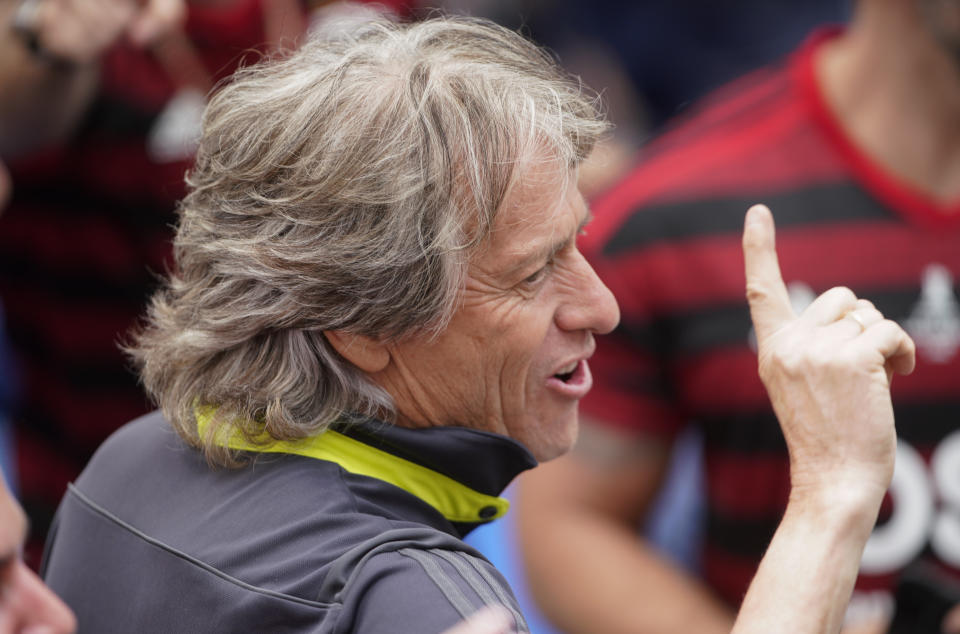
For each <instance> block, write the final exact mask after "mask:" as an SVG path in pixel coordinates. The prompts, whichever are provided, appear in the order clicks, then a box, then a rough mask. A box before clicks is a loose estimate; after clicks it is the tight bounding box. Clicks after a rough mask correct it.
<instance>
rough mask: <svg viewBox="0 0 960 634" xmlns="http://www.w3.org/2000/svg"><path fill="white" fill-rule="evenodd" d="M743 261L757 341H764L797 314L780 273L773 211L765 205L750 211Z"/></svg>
mask: <svg viewBox="0 0 960 634" xmlns="http://www.w3.org/2000/svg"><path fill="white" fill-rule="evenodd" d="M743 262H744V271H745V272H746V277H747V301H748V302H749V303H750V317H751V318H752V319H753V327H754V329H755V330H756V331H757V341H758V342H762V341H764V340H765V339H766V338H767V337H769V336H770V335H772V334H773V333H775V332H776V331H777V330H779V329H780V327H781V326H783V325H784V324H785V323H787V322H789V321H791V320H793V319H795V318H796V315H795V314H794V312H793V307H792V306H791V305H790V296H789V295H788V294H787V287H786V286H784V284H783V277H782V276H781V275H780V262H779V260H777V250H776V243H775V240H774V226H773V215H772V214H771V213H770V210H769V209H768V208H767V207H766V206H765V205H754V206H753V207H751V208H750V209H749V210H748V211H747V218H746V221H745V222H744V226H743Z"/></svg>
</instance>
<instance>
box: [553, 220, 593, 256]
mask: <svg viewBox="0 0 960 634" xmlns="http://www.w3.org/2000/svg"><path fill="white" fill-rule="evenodd" d="M591 220H593V212H591V211H590V210H589V209H588V210H587V214H586V215H585V216H584V217H583V220H581V221H580V224H579V225H577V230H576V231H575V232H574V233H573V235H572V236H569V237H567V239H566V240H564V241H563V242H555V243H554V244H552V245H550V249H549V250H548V251H547V252H546V255H547V259H548V260H549V259H550V258H552V257H553V256H555V255H556V254H557V253H559V252H560V251H563V250H564V249H565V248H567V246H569V245H570V243H572V242H576V241H577V236H578V235H580V234H581V233H583V229H584V227H586V226H587V225H588V224H590V221H591Z"/></svg>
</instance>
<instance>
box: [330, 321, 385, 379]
mask: <svg viewBox="0 0 960 634" xmlns="http://www.w3.org/2000/svg"><path fill="white" fill-rule="evenodd" d="M323 335H324V336H325V337H326V338H327V341H329V342H330V345H331V346H333V347H334V349H335V350H336V351H337V352H339V353H340V356H341V357H343V358H344V359H346V360H347V361H349V362H350V363H352V364H353V365H355V366H357V367H358V368H360V369H361V370H363V371H364V372H366V373H367V374H374V373H376V372H379V371H380V370H383V369H384V368H385V367H387V364H388V363H390V352H389V351H388V350H387V346H386V345H385V344H384V343H383V342H381V341H377V340H376V339H371V338H370V337H365V336H363V335H355V334H353V333H351V332H344V331H343V330H324V331H323Z"/></svg>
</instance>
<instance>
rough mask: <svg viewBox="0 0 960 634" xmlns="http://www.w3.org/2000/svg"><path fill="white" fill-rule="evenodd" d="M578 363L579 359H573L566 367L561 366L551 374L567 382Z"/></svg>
mask: <svg viewBox="0 0 960 634" xmlns="http://www.w3.org/2000/svg"><path fill="white" fill-rule="evenodd" d="M579 364H580V362H579V361H574V362H573V363H571V364H570V365H568V366H567V367H565V368H561V369H560V371H559V372H557V373H556V374H554V375H553V376H555V377H557V378H558V379H560V380H561V381H563V382H564V383H567V382H568V381H570V379H572V378H573V373H574V372H576V371H577V366H578V365H579Z"/></svg>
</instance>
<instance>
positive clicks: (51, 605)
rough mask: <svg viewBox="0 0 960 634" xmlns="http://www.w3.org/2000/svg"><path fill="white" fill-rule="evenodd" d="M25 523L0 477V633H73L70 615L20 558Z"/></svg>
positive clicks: (18, 507) (73, 626) (25, 528)
mask: <svg viewBox="0 0 960 634" xmlns="http://www.w3.org/2000/svg"><path fill="white" fill-rule="evenodd" d="M26 532H27V522H26V518H25V517H24V515H23V511H22V510H21V509H20V505H19V504H17V502H16V500H14V499H13V496H12V495H10V491H9V490H8V489H7V486H6V483H5V482H3V478H2V477H0V634H8V633H11V632H27V631H34V628H36V629H35V631H37V632H45V633H46V634H57V633H58V632H73V631H74V629H75V628H76V624H75V620H74V617H73V613H71V612H70V608H68V607H67V606H66V605H64V604H63V602H62V601H60V599H58V598H57V597H56V595H54V594H53V592H51V591H50V589H49V588H47V587H46V586H45V585H43V582H42V581H40V579H39V578H38V577H37V575H35V574H34V573H33V571H32V570H30V569H29V568H27V566H26V565H25V564H24V563H23V560H22V559H21V558H20V547H21V545H22V544H23V540H24V538H25V537H26Z"/></svg>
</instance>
